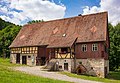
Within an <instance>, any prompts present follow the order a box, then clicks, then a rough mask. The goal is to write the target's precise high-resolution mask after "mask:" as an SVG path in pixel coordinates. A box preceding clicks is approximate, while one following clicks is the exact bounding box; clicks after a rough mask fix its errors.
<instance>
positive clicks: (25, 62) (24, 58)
mask: <svg viewBox="0 0 120 83" xmlns="http://www.w3.org/2000/svg"><path fill="white" fill-rule="evenodd" d="M22 64H27V57H26V56H22Z"/></svg>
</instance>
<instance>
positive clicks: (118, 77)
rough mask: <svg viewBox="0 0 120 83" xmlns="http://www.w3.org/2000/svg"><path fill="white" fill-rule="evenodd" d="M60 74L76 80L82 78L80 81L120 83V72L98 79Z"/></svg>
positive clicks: (65, 73)
mask: <svg viewBox="0 0 120 83" xmlns="http://www.w3.org/2000/svg"><path fill="white" fill-rule="evenodd" d="M60 73H61V74H64V75H67V76H70V77H75V78H80V79H85V80H92V81H99V82H104V83H120V71H119V72H110V73H109V75H108V77H107V78H98V77H93V76H85V75H77V74H72V73H69V72H60Z"/></svg>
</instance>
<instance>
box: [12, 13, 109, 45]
mask: <svg viewBox="0 0 120 83" xmlns="http://www.w3.org/2000/svg"><path fill="white" fill-rule="evenodd" d="M107 18H108V17H107V12H101V13H96V14H89V15H83V16H76V17H72V18H65V19H58V20H52V21H46V22H40V23H34V24H28V25H25V26H23V27H22V29H21V30H20V32H19V33H18V35H17V37H16V38H15V39H14V41H13V42H12V44H11V45H10V47H22V46H41V45H42V46H43V45H48V47H70V46H71V45H72V44H73V42H74V41H75V40H76V38H77V41H76V42H77V43H81V42H95V41H106V34H107Z"/></svg>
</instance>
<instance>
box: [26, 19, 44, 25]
mask: <svg viewBox="0 0 120 83" xmlns="http://www.w3.org/2000/svg"><path fill="white" fill-rule="evenodd" d="M38 22H44V20H43V19H42V20H32V21H29V22H28V24H32V23H38Z"/></svg>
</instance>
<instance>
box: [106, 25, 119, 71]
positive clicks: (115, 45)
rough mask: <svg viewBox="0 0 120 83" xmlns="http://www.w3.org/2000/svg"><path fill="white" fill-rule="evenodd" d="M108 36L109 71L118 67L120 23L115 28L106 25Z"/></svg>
mask: <svg viewBox="0 0 120 83" xmlns="http://www.w3.org/2000/svg"><path fill="white" fill-rule="evenodd" d="M108 28H109V36H110V56H109V61H110V70H116V69H118V68H119V67H120V23H119V24H117V25H116V26H112V25H111V24H109V25H108Z"/></svg>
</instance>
